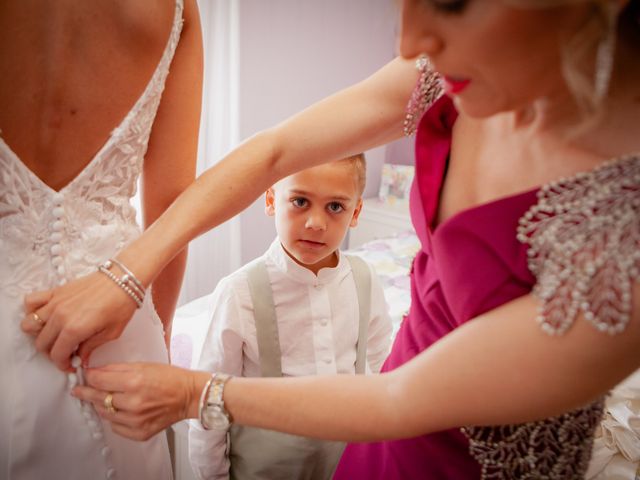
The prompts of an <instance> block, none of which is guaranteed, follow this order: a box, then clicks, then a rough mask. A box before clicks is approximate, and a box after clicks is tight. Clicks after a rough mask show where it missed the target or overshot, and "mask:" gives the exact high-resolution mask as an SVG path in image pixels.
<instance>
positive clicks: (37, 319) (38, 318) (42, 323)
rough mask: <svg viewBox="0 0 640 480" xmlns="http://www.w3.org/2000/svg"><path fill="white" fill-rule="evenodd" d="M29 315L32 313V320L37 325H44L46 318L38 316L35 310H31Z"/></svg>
mask: <svg viewBox="0 0 640 480" xmlns="http://www.w3.org/2000/svg"><path fill="white" fill-rule="evenodd" d="M31 315H33V321H34V322H36V323H37V324H38V326H39V327H44V324H45V323H47V321H46V320H44V319H43V318H40V315H38V314H37V312H33V313H32V314H31Z"/></svg>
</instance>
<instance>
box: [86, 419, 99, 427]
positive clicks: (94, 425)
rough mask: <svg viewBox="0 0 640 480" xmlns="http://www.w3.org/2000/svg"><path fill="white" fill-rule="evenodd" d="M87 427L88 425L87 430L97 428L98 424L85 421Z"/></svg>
mask: <svg viewBox="0 0 640 480" xmlns="http://www.w3.org/2000/svg"><path fill="white" fill-rule="evenodd" d="M87 425H89V428H91V429H97V428H98V422H96V421H95V420H87Z"/></svg>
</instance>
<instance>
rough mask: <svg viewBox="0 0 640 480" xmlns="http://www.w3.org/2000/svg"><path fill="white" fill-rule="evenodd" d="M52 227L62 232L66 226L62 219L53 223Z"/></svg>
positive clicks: (55, 230)
mask: <svg viewBox="0 0 640 480" xmlns="http://www.w3.org/2000/svg"><path fill="white" fill-rule="evenodd" d="M51 228H52V229H53V231H54V232H60V231H62V229H63V228H64V223H63V222H62V220H56V221H55V222H53V223H52V224H51Z"/></svg>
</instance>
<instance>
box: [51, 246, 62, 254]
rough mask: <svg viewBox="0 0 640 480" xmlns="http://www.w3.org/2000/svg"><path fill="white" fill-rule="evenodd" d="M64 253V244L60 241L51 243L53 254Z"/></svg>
mask: <svg viewBox="0 0 640 480" xmlns="http://www.w3.org/2000/svg"><path fill="white" fill-rule="evenodd" d="M61 253H62V246H61V245H60V244H59V243H54V244H53V245H51V255H60V254H61Z"/></svg>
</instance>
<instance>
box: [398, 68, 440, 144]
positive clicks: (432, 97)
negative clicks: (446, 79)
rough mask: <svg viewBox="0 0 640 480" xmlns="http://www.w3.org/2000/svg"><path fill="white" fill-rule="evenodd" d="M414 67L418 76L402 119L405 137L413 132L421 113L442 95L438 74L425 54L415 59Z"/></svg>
mask: <svg viewBox="0 0 640 480" xmlns="http://www.w3.org/2000/svg"><path fill="white" fill-rule="evenodd" d="M416 69H417V70H418V71H419V72H420V78H418V83H417V84H416V88H415V89H414V90H413V92H412V93H411V99H410V100H409V103H408V104H407V115H406V116H405V119H404V128H403V131H404V134H405V136H407V137H408V136H411V135H413V134H414V133H415V131H416V129H417V128H418V122H419V121H420V119H421V118H422V115H423V114H424V112H426V111H427V109H428V108H429V106H431V104H432V103H433V102H435V101H436V100H437V99H438V97H440V95H442V91H443V90H442V83H441V81H440V74H438V73H437V72H436V71H435V70H433V66H432V65H431V62H430V61H429V59H428V58H427V56H426V55H422V56H420V58H418V59H417V60H416Z"/></svg>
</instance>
